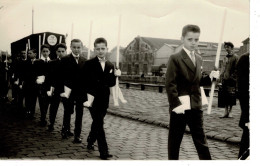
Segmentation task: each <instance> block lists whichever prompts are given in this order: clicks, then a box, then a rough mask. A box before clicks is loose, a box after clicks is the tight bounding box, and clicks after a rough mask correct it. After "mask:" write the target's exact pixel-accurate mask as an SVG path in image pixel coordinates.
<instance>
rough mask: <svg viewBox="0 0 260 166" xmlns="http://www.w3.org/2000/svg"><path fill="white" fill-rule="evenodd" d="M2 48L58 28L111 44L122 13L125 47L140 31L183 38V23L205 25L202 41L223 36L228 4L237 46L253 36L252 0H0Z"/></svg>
mask: <svg viewBox="0 0 260 166" xmlns="http://www.w3.org/2000/svg"><path fill="white" fill-rule="evenodd" d="M0 7H1V9H0V27H1V28H0V36H1V38H0V50H8V51H9V52H10V43H11V42H14V41H16V40H19V39H21V38H23V37H25V36H28V35H30V34H31V33H32V7H33V8H34V33H41V32H46V31H50V32H54V33H61V34H66V33H67V34H68V35H69V36H68V41H70V39H71V32H72V24H73V38H79V39H81V40H82V41H83V43H84V45H86V46H88V43H89V27H90V21H91V20H92V21H93V26H92V39H91V49H93V44H92V43H93V41H94V39H95V38H97V37H105V38H106V39H107V40H108V47H109V49H110V50H111V49H112V48H113V47H115V46H116V45H117V36H118V20H119V15H120V14H121V15H122V24H121V37H120V41H121V42H120V45H121V46H123V47H126V46H127V44H129V43H130V42H131V41H132V40H133V39H134V38H135V37H136V36H138V35H140V36H145V37H155V38H170V39H180V37H181V36H180V35H181V30H182V27H183V26H184V25H186V24H197V25H199V26H200V27H201V38H200V41H208V42H218V41H219V38H220V29H221V24H222V18H223V14H224V7H226V8H227V18H226V24H225V31H224V36H223V40H224V41H231V42H233V43H234V44H235V46H236V47H239V46H241V45H242V43H241V42H242V41H243V40H244V39H246V38H247V37H249V34H250V33H249V0H129V1H126V0H124V1H123V0H122V1H120V0H95V1H93V0H74V1H72V0H62V1H58V0H44V1H40V0H12V1H10V0H0Z"/></svg>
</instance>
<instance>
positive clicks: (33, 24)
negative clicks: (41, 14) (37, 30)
mask: <svg viewBox="0 0 260 166" xmlns="http://www.w3.org/2000/svg"><path fill="white" fill-rule="evenodd" d="M33 21H34V9H33V7H32V34H33V33H34V22H33Z"/></svg>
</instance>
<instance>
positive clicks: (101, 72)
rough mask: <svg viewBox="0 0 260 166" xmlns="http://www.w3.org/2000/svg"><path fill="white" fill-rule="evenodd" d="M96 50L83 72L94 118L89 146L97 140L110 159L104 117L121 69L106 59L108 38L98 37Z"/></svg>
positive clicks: (103, 156)
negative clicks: (111, 91)
mask: <svg viewBox="0 0 260 166" xmlns="http://www.w3.org/2000/svg"><path fill="white" fill-rule="evenodd" d="M94 50H95V55H96V57H95V58H93V59H91V60H88V61H87V62H86V63H85V65H84V73H83V78H84V79H85V80H84V81H83V82H84V85H85V87H84V88H85V90H86V92H87V93H88V101H86V102H84V106H86V107H89V111H90V114H91V117H92V119H93V122H92V125H91V131H90V133H89V136H88V139H87V142H88V145H87V148H88V149H89V150H91V149H92V150H93V149H94V143H95V141H96V140H97V143H98V149H99V152H100V158H101V159H108V158H110V157H112V155H111V154H109V152H108V146H107V141H106V136H105V131H104V118H105V115H106V113H107V108H108V105H109V95H110V89H109V88H110V87H112V86H114V85H115V84H116V76H120V75H121V71H120V70H115V69H114V65H113V64H112V63H111V62H109V61H107V60H106V59H105V56H106V54H107V51H108V48H107V41H106V39H104V38H97V39H96V40H95V42H94ZM92 102H93V103H92Z"/></svg>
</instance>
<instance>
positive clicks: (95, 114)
mask: <svg viewBox="0 0 260 166" xmlns="http://www.w3.org/2000/svg"><path fill="white" fill-rule="evenodd" d="M89 111H90V114H91V117H92V120H93V121H92V125H91V131H90V133H89V136H88V140H87V141H88V144H94V142H95V141H96V140H97V143H98V149H99V152H100V154H106V153H108V146H107V141H106V135H105V131H104V117H105V116H106V113H107V108H96V107H92V108H89Z"/></svg>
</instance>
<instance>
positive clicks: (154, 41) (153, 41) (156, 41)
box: [140, 37, 181, 50]
mask: <svg viewBox="0 0 260 166" xmlns="http://www.w3.org/2000/svg"><path fill="white" fill-rule="evenodd" d="M140 38H141V40H143V41H144V42H146V43H148V44H149V45H150V46H151V47H152V48H153V49H157V50H158V49H159V48H161V47H162V46H163V45H164V44H168V45H180V44H181V40H175V39H162V38H152V37H140Z"/></svg>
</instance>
